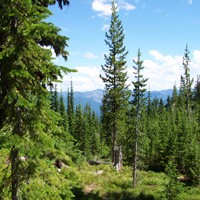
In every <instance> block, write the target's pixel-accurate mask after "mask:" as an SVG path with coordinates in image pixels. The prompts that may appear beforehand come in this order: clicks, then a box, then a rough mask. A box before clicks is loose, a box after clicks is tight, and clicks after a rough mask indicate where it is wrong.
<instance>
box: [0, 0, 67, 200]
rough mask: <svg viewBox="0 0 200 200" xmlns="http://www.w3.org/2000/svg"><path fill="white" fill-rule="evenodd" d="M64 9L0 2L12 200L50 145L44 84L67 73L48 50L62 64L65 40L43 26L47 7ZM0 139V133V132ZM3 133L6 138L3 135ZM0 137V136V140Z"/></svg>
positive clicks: (33, 1)
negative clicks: (24, 163) (22, 159)
mask: <svg viewBox="0 0 200 200" xmlns="http://www.w3.org/2000/svg"><path fill="white" fill-rule="evenodd" d="M56 2H58V3H59V6H60V7H61V8H62V6H63V5H65V4H67V3H69V1H66V0H58V1H50V0H45V1H41V0H16V1H3V0H1V1H0V4H1V7H0V16H1V20H0V26H1V29H0V72H1V73H0V88H1V97H2V98H1V102H0V109H1V115H2V116H1V117H2V120H3V121H4V124H3V125H4V128H5V125H7V126H9V129H7V134H6V135H5V134H4V136H5V137H7V141H8V143H9V148H10V161H11V173H10V174H11V176H10V177H11V180H10V183H11V192H12V195H11V198H12V199H13V200H18V199H19V195H20V194H19V188H20V186H21V183H22V182H23V181H24V180H26V179H27V178H29V177H30V176H29V175H30V174H29V172H31V173H34V172H35V171H34V167H36V166H37V164H36V160H37V159H32V158H34V157H35V158H36V157H37V158H38V157H40V156H41V155H42V154H43V153H44V151H45V150H47V149H48V148H50V146H51V147H53V144H50V141H51V139H50V137H51V134H52V130H49V127H48V123H49V121H51V120H52V118H51V116H52V115H51V114H52V113H51V110H50V102H49V101H48V95H49V92H48V91H47V89H46V86H47V85H48V84H51V83H52V82H53V81H56V80H57V79H58V77H59V76H60V77H61V73H62V72H69V71H70V70H69V69H67V68H64V67H62V66H57V65H56V64H55V63H53V62H52V61H51V60H52V54H51V50H50V49H46V48H43V47H44V46H45V47H46V46H49V47H51V48H52V49H53V50H54V52H55V54H56V56H62V57H63V58H64V59H65V60H67V56H68V52H67V51H66V50H65V47H66V46H67V40H68V38H67V37H64V36H61V35H60V34H59V28H57V27H55V26H54V25H53V24H52V23H47V22H45V21H44V20H45V18H46V17H48V16H49V15H50V14H51V12H50V11H49V9H48V6H49V5H50V4H55V3H56ZM5 108H6V109H5ZM1 133H2V132H1ZM3 133H5V132H3ZM1 136H2V135H1ZM23 154H25V155H27V156H28V157H29V161H28V163H29V164H30V165H28V167H27V168H26V169H27V170H25V169H23V167H22V165H21V163H20V160H19V156H20V155H23Z"/></svg>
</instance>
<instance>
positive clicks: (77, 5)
mask: <svg viewBox="0 0 200 200" xmlns="http://www.w3.org/2000/svg"><path fill="white" fill-rule="evenodd" d="M118 6H119V17H120V20H121V21H122V24H123V27H124V33H125V40H124V45H125V46H126V49H127V50H128V52H129V54H128V56H127V71H128V76H129V82H131V81H132V80H134V79H133V68H132V66H133V62H132V60H133V58H135V57H136V55H137V50H138V48H140V49H141V52H142V57H141V59H142V60H144V63H143V66H144V70H143V74H144V76H145V77H146V78H149V81H148V86H147V89H149V88H150V89H151V90H162V89H171V88H172V87H173V85H174V84H176V85H177V87H179V82H180V76H181V75H182V74H183V67H182V57H183V55H184V49H185V46H186V44H188V48H189V51H190V58H191V63H190V68H191V76H192V77H194V79H195V80H196V77H197V75H198V74H200V12H199V9H200V1H199V0H118ZM50 9H51V11H52V13H53V16H51V17H50V18H49V19H48V20H49V21H51V22H53V23H54V24H55V25H56V26H58V27H60V28H61V34H62V35H65V36H67V37H69V38H70V40H69V42H68V45H69V47H68V48H67V50H68V51H69V53H70V55H69V59H68V62H66V63H65V62H64V61H63V60H62V59H61V58H56V60H55V62H56V63H58V64H62V65H65V66H67V67H69V68H74V69H77V70H78V72H77V73H71V74H68V75H65V76H64V77H63V83H62V84H61V85H60V86H59V87H60V88H61V89H62V90H63V91H64V90H67V89H68V86H69V81H70V80H71V78H72V81H73V84H74V90H75V91H90V90H94V89H103V88H104V84H103V83H102V81H101V79H100V78H99V74H100V73H102V71H101V65H103V64H104V63H105V61H104V56H103V55H104V54H105V53H107V52H108V47H107V46H106V45H105V42H104V40H105V32H106V31H107V30H108V28H109V24H110V14H111V10H110V0H71V4H70V6H69V7H65V8H64V9H63V10H59V8H58V6H52V7H50Z"/></svg>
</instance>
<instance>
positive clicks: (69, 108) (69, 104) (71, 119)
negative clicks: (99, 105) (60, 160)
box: [67, 81, 75, 136]
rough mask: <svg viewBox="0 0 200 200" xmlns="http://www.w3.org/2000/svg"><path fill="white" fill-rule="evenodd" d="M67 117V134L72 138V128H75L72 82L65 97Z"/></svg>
mask: <svg viewBox="0 0 200 200" xmlns="http://www.w3.org/2000/svg"><path fill="white" fill-rule="evenodd" d="M67 116H68V123H69V132H70V133H71V135H72V136H74V128H75V110H74V89H73V82H72V81H71V82H70V88H69V89H68V95H67Z"/></svg>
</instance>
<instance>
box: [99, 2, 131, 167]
mask: <svg viewBox="0 0 200 200" xmlns="http://www.w3.org/2000/svg"><path fill="white" fill-rule="evenodd" d="M124 37H125V35H124V33H123V26H122V23H121V21H120V19H119V15H118V7H117V2H116V1H115V0H113V1H112V15H111V24H110V28H109V30H108V32H106V40H105V42H106V45H107V46H108V47H109V54H108V55H104V57H105V62H106V63H105V64H104V65H102V70H103V73H104V74H101V75H100V77H101V79H102V80H103V82H104V83H105V93H104V101H103V104H104V105H103V108H104V109H103V110H102V111H103V112H104V113H103V115H102V116H103V117H106V118H107V119H108V120H103V123H109V126H110V127H109V133H108V134H109V135H110V141H111V142H110V144H111V148H112V161H113V162H114V165H115V164H116V163H115V155H114V152H115V148H116V147H117V146H118V145H120V141H119V137H120V136H119V134H122V135H123V134H125V132H126V130H125V129H126V126H125V121H126V106H127V105H128V98H129V96H130V94H129V91H128V86H127V85H126V81H127V79H128V77H127V72H126V68H127V67H126V55H127V53H128V52H127V51H126V48H125V46H124ZM103 127H106V126H104V125H103ZM104 131H105V132H106V131H107V130H104ZM108 134H106V135H108Z"/></svg>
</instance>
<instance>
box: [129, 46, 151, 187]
mask: <svg viewBox="0 0 200 200" xmlns="http://www.w3.org/2000/svg"><path fill="white" fill-rule="evenodd" d="M133 62H134V64H135V66H133V68H134V70H135V72H134V74H135V78H136V80H135V81H133V82H132V83H133V85H134V89H133V94H132V96H133V100H132V101H131V104H132V108H131V114H130V117H131V120H132V123H131V124H133V126H134V127H132V134H133V137H134V144H133V150H132V154H133V186H134V187H136V183H137V179H136V173H137V166H138V150H139V146H138V145H139V139H140V137H141V132H142V120H143V117H144V114H145V112H146V97H145V91H146V89H145V87H146V82H147V80H148V79H145V78H143V75H142V70H143V69H144V67H143V66H142V64H143V61H142V60H141V52H140V49H139V50H138V54H137V60H133Z"/></svg>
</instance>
